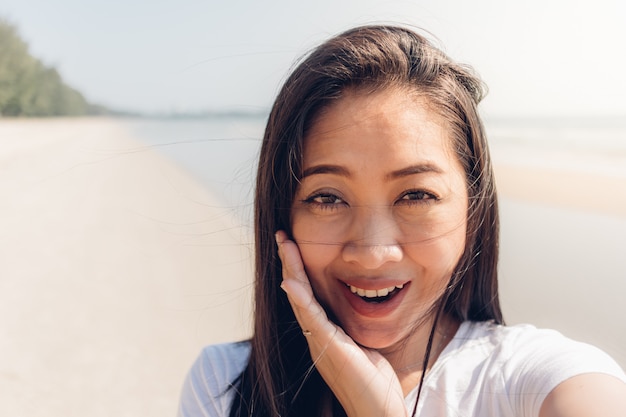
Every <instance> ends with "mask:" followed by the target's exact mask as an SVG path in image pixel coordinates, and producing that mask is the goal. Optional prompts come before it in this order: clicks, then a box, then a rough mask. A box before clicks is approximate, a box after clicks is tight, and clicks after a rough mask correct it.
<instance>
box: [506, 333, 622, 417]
mask: <svg viewBox="0 0 626 417" xmlns="http://www.w3.org/2000/svg"><path fill="white" fill-rule="evenodd" d="M537 332H538V333H539V337H537V335H534V336H533V337H532V338H530V337H529V338H521V339H520V340H517V341H516V346H517V348H516V351H517V354H516V355H512V356H511V359H510V360H511V363H508V364H507V367H509V369H515V370H514V371H512V372H511V373H510V374H509V378H507V382H506V383H507V385H508V387H507V391H508V392H509V394H512V395H511V397H510V398H511V399H512V401H513V404H512V405H513V409H515V410H517V413H516V415H519V416H525V417H537V416H538V415H539V411H540V409H541V406H542V404H543V402H544V400H545V399H546V397H547V396H548V394H550V392H552V390H554V388H556V387H557V386H558V385H559V384H560V383H562V382H564V381H566V380H567V379H569V378H572V377H574V376H577V375H583V374H589V373H602V374H607V375H611V376H614V377H616V378H618V379H620V380H622V381H624V382H626V375H625V374H624V371H623V370H622V369H621V368H620V366H619V365H618V364H617V363H616V362H615V361H614V360H613V359H612V358H611V357H610V356H609V355H608V354H606V353H605V352H603V351H602V350H600V349H598V348H596V347H595V346H592V345H588V344H586V343H581V342H576V341H573V340H571V339H568V338H566V337H565V336H563V335H561V334H560V333H558V332H556V331H552V330H537Z"/></svg>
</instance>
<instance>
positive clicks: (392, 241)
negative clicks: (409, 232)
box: [342, 207, 403, 269]
mask: <svg viewBox="0 0 626 417" xmlns="http://www.w3.org/2000/svg"><path fill="white" fill-rule="evenodd" d="M353 210H355V211H358V214H357V215H356V216H355V217H354V218H353V221H352V224H351V230H350V236H349V238H348V240H347V241H346V242H345V243H344V245H343V248H342V257H343V260H344V261H345V262H350V263H356V264H359V265H360V266H361V267H363V268H365V269H377V268H380V267H381V266H383V265H384V264H386V263H387V262H400V261H401V260H402V257H403V250H402V247H401V245H400V244H399V242H398V233H399V228H398V225H397V222H396V219H394V218H393V214H392V213H390V212H389V210H388V209H387V208H380V209H373V208H367V207H360V208H355V209H353Z"/></svg>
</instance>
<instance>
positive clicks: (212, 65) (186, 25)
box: [0, 0, 626, 117]
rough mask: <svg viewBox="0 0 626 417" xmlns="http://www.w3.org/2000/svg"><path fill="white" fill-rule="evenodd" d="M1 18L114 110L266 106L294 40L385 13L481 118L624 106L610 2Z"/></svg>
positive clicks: (85, 11) (215, 8)
mask: <svg viewBox="0 0 626 417" xmlns="http://www.w3.org/2000/svg"><path fill="white" fill-rule="evenodd" d="M0 17H3V18H4V19H6V20H8V21H9V22H11V23H13V24H14V25H16V26H17V28H18V30H19V33H20V35H21V36H22V38H23V39H24V40H26V42H27V43H28V44H29V47H30V51H31V53H32V54H33V55H35V56H36V57H38V58H40V59H41V60H42V61H43V62H44V63H46V64H47V65H51V66H54V67H56V68H57V69H58V70H59V72H60V73H61V75H62V77H63V78H64V80H65V81H66V82H67V83H68V84H70V85H71V86H73V87H75V88H77V89H78V90H79V91H81V92H82V93H83V94H84V95H85V96H86V98H87V99H88V100H89V101H91V102H94V103H97V104H102V105H105V106H108V107H111V108H115V109H119V110H127V111H139V112H170V111H177V112H183V111H204V110H220V109H231V110H244V111H245V110H250V111H265V110H267V109H268V108H269V107H270V106H271V103H272V101H273V99H274V97H275V95H276V93H277V90H278V88H279V86H280V83H281V81H282V80H284V79H285V77H286V75H287V74H288V72H289V69H290V68H291V66H292V64H293V62H294V61H295V60H296V59H297V58H298V57H300V56H302V55H303V54H304V53H306V51H308V50H310V49H311V48H312V47H314V46H315V45H317V44H319V43H320V42H322V41H323V40H325V39H327V38H328V37H330V36H332V35H334V34H337V33H339V32H341V31H343V30H345V29H348V28H350V27H353V26H356V25H360V24H367V23H380V22H384V23H403V24H408V25H411V26H415V27H418V28H421V29H423V30H425V31H427V32H428V33H431V34H432V36H433V37H435V38H436V39H437V41H438V43H439V44H440V45H441V46H442V47H443V49H444V50H445V51H446V52H447V53H448V54H449V55H450V56H451V57H453V58H454V59H456V60H457V61H460V62H464V63H466V64H469V65H471V66H473V67H474V68H475V69H476V70H477V71H478V73H479V74H480V75H481V76H482V78H483V79H484V81H485V82H486V83H487V85H488V87H489V95H488V96H487V98H486V99H485V101H484V103H483V105H482V111H483V114H484V115H485V116H487V117H518V116H519V117H544V116H549V117H553V116H570V117H572V116H573V117H587V116H589V117H596V116H624V117H626V101H625V100H624V98H625V97H626V79H625V76H624V74H625V73H626V70H625V69H626V54H625V53H624V51H625V50H626V47H625V46H624V43H626V24H624V22H626V2H623V1H621V0H595V1H590V0H585V1H578V0H526V1H512V0H472V1H462V0H456V1H454V0H424V1H420V0H412V1H400V0H385V1H378V0H345V1H340V0H317V1H309V2H302V1H295V0H291V1H289V0H277V1H261V0H256V1H255V0H227V1H216V0H0Z"/></svg>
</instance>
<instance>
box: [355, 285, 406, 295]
mask: <svg viewBox="0 0 626 417" xmlns="http://www.w3.org/2000/svg"><path fill="white" fill-rule="evenodd" d="M396 288H398V289H402V288H404V284H400V285H396V286H393V287H387V288H383V289H380V290H364V289H363V288H357V287H355V286H354V285H350V292H352V293H353V294H357V295H358V296H359V297H366V298H375V297H386V296H387V295H389V293H390V292H392V291H393V290H395V289H396Z"/></svg>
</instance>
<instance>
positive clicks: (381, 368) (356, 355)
mask: <svg viewBox="0 0 626 417" xmlns="http://www.w3.org/2000/svg"><path fill="white" fill-rule="evenodd" d="M276 243H277V245H278V255H279V257H280V259H281V262H282V272H283V282H282V284H281V288H282V289H283V290H284V291H285V292H286V293H287V297H288V299H289V303H290V304H291V307H292V308H293V311H294V314H295V316H296V319H297V320H298V323H299V324H300V326H301V328H302V329H303V333H304V335H305V337H306V340H307V343H308V345H309V351H310V353H311V358H312V359H313V363H314V364H315V367H316V368H317V370H318V371H319V373H320V375H321V376H322V377H323V378H324V380H325V381H326V383H327V384H328V386H329V387H330V388H331V390H332V391H333V393H334V394H335V396H336V397H337V399H338V400H339V402H340V403H341V405H342V406H343V408H344V410H345V411H346V413H347V415H348V416H359V417H368V416H372V417H374V416H375V417H379V416H381V415H389V416H398V417H401V416H404V415H406V407H405V405H404V396H403V393H402V387H401V386H400V382H399V380H398V377H397V376H396V374H395V372H394V370H393V368H392V367H391V365H390V364H389V362H387V360H386V359H385V358H384V357H383V356H382V355H381V354H380V353H378V352H376V351H373V350H368V349H365V348H362V347H360V346H358V345H357V344H356V343H355V342H354V341H353V340H352V339H351V338H350V337H349V336H348V335H347V334H346V333H345V332H344V331H343V330H342V329H341V328H340V327H338V326H336V325H335V324H333V323H332V322H331V321H330V320H328V316H327V315H326V312H325V311H324V309H323V308H322V306H321V305H320V304H319V303H318V302H317V300H316V299H315V296H314V295H313V290H312V288H311V283H310V282H309V279H308V277H307V275H306V272H305V270H304V264H303V262H302V258H301V256H300V251H299V249H298V246H297V245H296V243H295V242H293V241H291V240H289V239H288V238H287V235H286V234H285V232H283V231H279V232H277V233H276Z"/></svg>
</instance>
